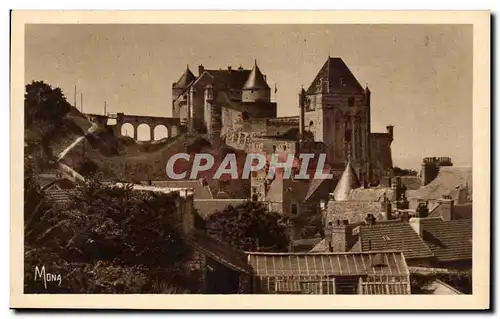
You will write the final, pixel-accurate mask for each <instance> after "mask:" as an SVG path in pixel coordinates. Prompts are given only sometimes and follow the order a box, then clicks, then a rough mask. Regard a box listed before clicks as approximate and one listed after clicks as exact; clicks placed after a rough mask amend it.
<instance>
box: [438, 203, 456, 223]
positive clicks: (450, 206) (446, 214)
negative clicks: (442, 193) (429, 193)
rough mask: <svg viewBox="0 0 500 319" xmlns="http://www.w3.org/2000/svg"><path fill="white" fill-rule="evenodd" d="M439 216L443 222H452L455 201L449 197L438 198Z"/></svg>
mask: <svg viewBox="0 0 500 319" xmlns="http://www.w3.org/2000/svg"><path fill="white" fill-rule="evenodd" d="M437 203H438V205H439V206H438V207H437V208H436V209H438V211H439V214H440V215H441V217H442V218H443V220H454V219H455V201H454V200H453V199H452V198H449V197H443V198H439V199H438V200H437Z"/></svg>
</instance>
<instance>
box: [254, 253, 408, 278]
mask: <svg viewBox="0 0 500 319" xmlns="http://www.w3.org/2000/svg"><path fill="white" fill-rule="evenodd" d="M246 254H247V256H248V262H249V263H250V265H251V266H252V268H253V270H254V273H255V275H256V276H259V277H276V276H290V277H297V276H363V275H408V274H409V271H408V267H407V265H406V262H405V260H404V256H403V254H402V253H400V252H389V251H388V252H379V253H366V252H363V253H262V252H246ZM376 255H377V258H379V257H382V261H384V264H385V266H381V267H373V265H374V263H373V262H374V258H375V256H376Z"/></svg>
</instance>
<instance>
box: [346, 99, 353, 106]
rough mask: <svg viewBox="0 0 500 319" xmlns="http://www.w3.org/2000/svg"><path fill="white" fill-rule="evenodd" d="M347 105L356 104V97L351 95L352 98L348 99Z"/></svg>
mask: <svg viewBox="0 0 500 319" xmlns="http://www.w3.org/2000/svg"><path fill="white" fill-rule="evenodd" d="M347 105H348V106H354V98H353V97H350V98H349V99H348V100H347Z"/></svg>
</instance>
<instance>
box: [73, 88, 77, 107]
mask: <svg viewBox="0 0 500 319" xmlns="http://www.w3.org/2000/svg"><path fill="white" fill-rule="evenodd" d="M73 97H74V100H73V106H74V107H76V84H75V95H74V96H73Z"/></svg>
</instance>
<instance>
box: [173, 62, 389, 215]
mask: <svg viewBox="0 0 500 319" xmlns="http://www.w3.org/2000/svg"><path fill="white" fill-rule="evenodd" d="M172 97H173V101H172V108H173V109H172V114H173V117H174V118H176V117H179V118H180V122H181V125H184V126H186V127H187V130H188V132H191V133H201V132H203V133H207V137H208V139H209V140H210V142H211V143H212V145H213V146H214V147H218V146H219V145H222V144H226V145H227V146H229V147H231V148H233V149H236V150H240V151H244V152H246V153H251V152H260V153H264V154H267V155H269V154H275V153H278V154H280V156H282V157H283V158H286V155H288V154H294V155H296V156H298V154H299V153H305V152H306V153H314V154H320V153H324V154H326V166H327V169H328V170H329V171H330V173H332V174H333V175H334V179H333V180H329V181H325V180H314V178H311V179H310V180H307V181H300V182H297V181H289V180H282V181H274V180H267V179H266V178H265V175H266V174H265V172H262V174H259V173H256V174H255V175H253V176H252V178H251V193H250V194H249V198H251V199H252V200H258V201H267V202H269V203H270V205H273V207H274V209H276V210H278V211H279V212H283V213H284V214H287V213H288V214H292V212H293V213H297V212H299V213H300V212H302V211H317V210H318V207H319V204H320V201H322V200H323V201H328V199H329V198H328V194H329V193H331V192H332V191H333V189H334V188H335V185H336V182H337V180H338V179H339V177H340V175H341V174H342V172H343V171H344V169H345V168H346V166H348V167H349V168H350V169H349V170H350V171H351V170H352V172H353V173H354V174H355V175H357V176H358V179H359V181H358V183H359V185H358V186H360V185H364V186H365V187H367V186H368V185H369V184H371V183H372V182H375V183H377V182H378V181H379V180H380V178H381V177H382V176H384V175H385V174H386V172H387V171H388V170H390V169H391V168H392V157H391V148H390V146H391V142H392V140H393V127H392V126H387V132H386V133H372V132H371V126H370V119H371V117H370V112H371V102H370V97H371V93H370V90H369V89H368V88H365V89H364V88H362V87H361V85H360V84H359V82H358V81H357V80H356V78H355V77H354V75H353V74H352V73H351V71H350V70H349V68H348V67H347V65H346V64H345V63H344V61H343V60H342V59H341V58H331V57H328V59H327V61H326V62H325V63H324V65H323V66H322V68H321V69H320V71H319V72H318V74H317V76H316V77H315V78H314V80H313V81H312V83H311V85H310V86H309V88H308V89H307V90H305V89H301V90H300V93H299V94H298V103H297V104H298V108H299V116H292V117H282V118H278V117H277V107H276V103H275V102H272V101H271V89H270V87H269V85H268V83H267V81H266V76H265V74H263V73H262V71H261V70H260V68H259V66H258V65H257V62H255V64H254V66H253V68H252V69H251V70H249V69H244V68H243V67H239V68H237V69H233V68H231V67H228V68H227V69H224V70H222V69H219V70H209V69H205V68H204V67H203V66H201V65H200V66H199V68H198V76H195V75H194V74H193V73H192V72H191V70H190V69H189V67H187V68H186V70H185V72H184V74H182V75H181V77H180V78H179V80H178V81H177V82H175V83H173V85H172ZM348 153H349V154H348ZM348 157H349V159H350V160H349V161H348ZM348 162H349V164H348ZM320 185H321V187H319V186H320ZM319 188H321V189H322V190H324V191H321V192H319V191H317V189H319ZM320 193H321V194H324V196H320V195H318V194H320ZM313 195H314V196H313ZM304 206H308V207H304Z"/></svg>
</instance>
